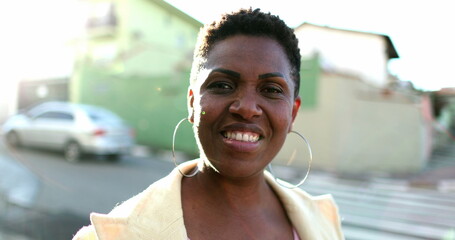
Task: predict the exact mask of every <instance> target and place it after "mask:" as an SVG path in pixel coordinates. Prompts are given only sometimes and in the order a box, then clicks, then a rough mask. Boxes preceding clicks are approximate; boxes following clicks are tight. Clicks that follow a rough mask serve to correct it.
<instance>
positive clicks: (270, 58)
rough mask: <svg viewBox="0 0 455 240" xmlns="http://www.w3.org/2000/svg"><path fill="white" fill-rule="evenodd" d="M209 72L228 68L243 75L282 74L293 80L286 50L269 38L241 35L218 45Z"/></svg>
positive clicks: (211, 54) (214, 47)
mask: <svg viewBox="0 0 455 240" xmlns="http://www.w3.org/2000/svg"><path fill="white" fill-rule="evenodd" d="M204 67H205V69H206V70H209V71H210V70H211V69H215V68H225V69H229V70H233V71H236V72H239V73H240V74H241V75H248V74H255V75H260V74H265V73H271V72H280V73H282V74H283V75H284V76H285V78H287V79H289V80H290V71H291V67H290V63H289V60H288V58H287V56H286V53H285V51H284V50H283V47H282V46H281V45H280V44H279V43H278V42H277V41H276V40H273V39H271V38H268V37H256V36H244V35H237V36H233V37H229V38H227V39H224V40H221V41H219V42H217V43H216V44H215V45H214V46H213V48H212V49H211V51H210V52H209V54H208V56H207V61H206V63H205V66H204Z"/></svg>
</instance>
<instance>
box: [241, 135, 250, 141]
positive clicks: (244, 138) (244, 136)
mask: <svg viewBox="0 0 455 240" xmlns="http://www.w3.org/2000/svg"><path fill="white" fill-rule="evenodd" d="M248 139H249V137H248V134H243V138H242V140H243V141H244V142H248Z"/></svg>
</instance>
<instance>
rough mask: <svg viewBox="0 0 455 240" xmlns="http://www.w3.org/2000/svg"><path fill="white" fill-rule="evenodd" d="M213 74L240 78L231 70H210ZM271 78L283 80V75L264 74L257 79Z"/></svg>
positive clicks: (278, 73)
mask: <svg viewBox="0 0 455 240" xmlns="http://www.w3.org/2000/svg"><path fill="white" fill-rule="evenodd" d="M213 72H219V73H223V74H226V75H229V76H231V77H235V78H240V73H238V72H235V71H232V70H228V69H225V68H215V69H213V70H212V73H213ZM271 77H281V78H284V75H283V74H282V73H280V72H272V73H264V74H261V75H259V76H258V79H265V78H271Z"/></svg>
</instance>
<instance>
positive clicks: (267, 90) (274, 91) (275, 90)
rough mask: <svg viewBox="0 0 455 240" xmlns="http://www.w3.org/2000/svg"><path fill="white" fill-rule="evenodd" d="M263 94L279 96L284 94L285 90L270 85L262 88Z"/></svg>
mask: <svg viewBox="0 0 455 240" xmlns="http://www.w3.org/2000/svg"><path fill="white" fill-rule="evenodd" d="M261 92H262V93H264V94H269V95H278V94H283V92H284V91H283V89H282V88H281V87H280V86H278V85H275V84H270V85H265V86H264V87H262V89H261Z"/></svg>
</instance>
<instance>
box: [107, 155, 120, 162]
mask: <svg viewBox="0 0 455 240" xmlns="http://www.w3.org/2000/svg"><path fill="white" fill-rule="evenodd" d="M120 158H121V155H120V154H109V155H108V156H107V160H108V161H109V162H118V161H120Z"/></svg>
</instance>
